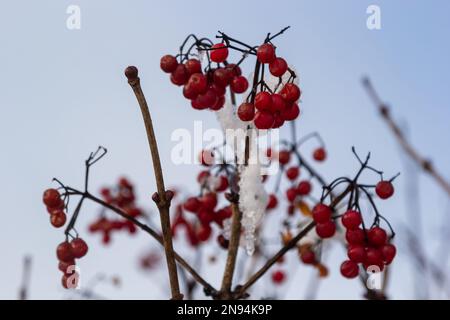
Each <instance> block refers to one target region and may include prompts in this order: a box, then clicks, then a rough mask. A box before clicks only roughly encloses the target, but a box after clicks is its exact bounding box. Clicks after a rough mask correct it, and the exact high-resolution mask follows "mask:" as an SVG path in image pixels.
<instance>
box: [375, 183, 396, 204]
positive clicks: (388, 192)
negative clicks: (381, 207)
mask: <svg viewBox="0 0 450 320" xmlns="http://www.w3.org/2000/svg"><path fill="white" fill-rule="evenodd" d="M375 192H376V193H377V195H378V196H379V197H380V198H381V199H387V198H390V197H391V196H392V195H393V194H394V186H393V185H392V183H391V182H390V181H386V180H383V181H380V182H378V183H377V185H376V187H375Z"/></svg>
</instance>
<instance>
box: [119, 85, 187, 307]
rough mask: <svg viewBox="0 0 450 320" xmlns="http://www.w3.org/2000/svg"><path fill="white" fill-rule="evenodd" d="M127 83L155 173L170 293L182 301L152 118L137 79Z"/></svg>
mask: <svg viewBox="0 0 450 320" xmlns="http://www.w3.org/2000/svg"><path fill="white" fill-rule="evenodd" d="M128 83H129V84H130V86H131V88H132V89H133V91H134V94H135V95H136V99H137V101H138V103H139V107H140V108H141V112H142V117H143V119H144V124H145V129H146V132H147V139H148V143H149V147H150V153H151V156H152V162H153V171H154V173H155V180H156V186H157V190H158V197H157V198H158V199H157V201H155V203H156V205H157V207H158V210H159V215H160V219H161V229H162V233H163V240H164V241H163V244H164V251H165V254H166V260H167V268H168V272H169V281H170V289H171V292H172V299H173V300H182V299H183V295H182V294H181V293H180V285H179V283H178V272H177V265H176V263H175V255H174V251H173V243H172V231H171V228H170V216H169V208H170V200H168V199H167V197H166V189H165V186H164V177H163V173H162V168H161V160H160V158H159V152H158V144H157V142H156V136H155V132H154V130H153V123H152V118H151V116H150V111H149V108H148V105H147V101H146V99H145V96H144V93H143V92H142V88H141V85H140V79H139V77H136V78H135V79H130V80H129V81H128Z"/></svg>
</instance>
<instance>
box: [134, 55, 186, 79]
mask: <svg viewBox="0 0 450 320" xmlns="http://www.w3.org/2000/svg"><path fill="white" fill-rule="evenodd" d="M159 66H160V67H161V69H162V71H164V72H166V73H172V72H174V71H175V69H176V68H177V66H178V61H177V59H176V58H175V57H174V56H172V55H170V54H166V55H165V56H163V57H162V58H161V61H160V63H159ZM136 76H137V72H136ZM127 78H128V76H127Z"/></svg>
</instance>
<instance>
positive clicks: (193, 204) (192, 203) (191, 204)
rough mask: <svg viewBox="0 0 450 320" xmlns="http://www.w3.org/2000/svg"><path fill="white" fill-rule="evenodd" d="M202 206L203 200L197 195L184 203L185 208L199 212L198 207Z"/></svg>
mask: <svg viewBox="0 0 450 320" xmlns="http://www.w3.org/2000/svg"><path fill="white" fill-rule="evenodd" d="M200 206H201V202H200V201H199V200H198V199H197V197H190V198H188V199H187V200H186V201H185V202H184V204H183V208H184V209H185V210H187V211H189V212H197V211H198V209H200Z"/></svg>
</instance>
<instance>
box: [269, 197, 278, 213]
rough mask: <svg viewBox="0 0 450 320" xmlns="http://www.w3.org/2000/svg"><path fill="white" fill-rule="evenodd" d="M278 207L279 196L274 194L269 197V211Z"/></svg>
mask: <svg viewBox="0 0 450 320" xmlns="http://www.w3.org/2000/svg"><path fill="white" fill-rule="evenodd" d="M277 205H278V199H277V196H276V195H274V194H270V195H269V201H268V202H267V209H268V210H270V209H275V208H276V207H277Z"/></svg>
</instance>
